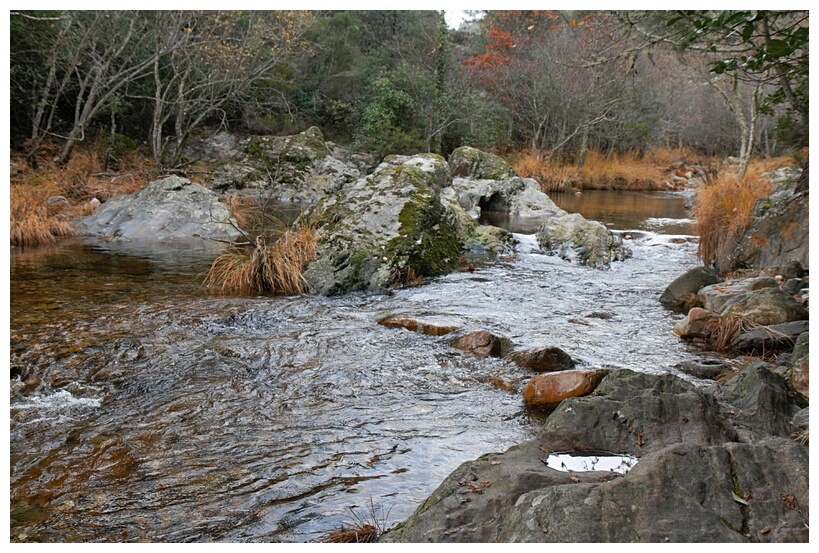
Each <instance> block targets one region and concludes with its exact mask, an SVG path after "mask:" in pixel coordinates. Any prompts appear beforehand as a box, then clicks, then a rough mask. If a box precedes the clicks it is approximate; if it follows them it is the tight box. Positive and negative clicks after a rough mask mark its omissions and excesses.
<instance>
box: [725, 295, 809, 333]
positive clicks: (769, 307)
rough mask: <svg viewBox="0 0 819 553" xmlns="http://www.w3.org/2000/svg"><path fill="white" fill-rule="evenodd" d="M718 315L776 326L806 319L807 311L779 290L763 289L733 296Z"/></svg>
mask: <svg viewBox="0 0 819 553" xmlns="http://www.w3.org/2000/svg"><path fill="white" fill-rule="evenodd" d="M720 315H721V316H723V317H725V316H732V317H743V318H746V319H748V320H750V321H752V322H754V323H755V324H758V325H766V326H767V325H778V324H782V323H787V322H790V321H799V320H804V319H807V318H808V311H807V309H805V308H804V307H803V306H802V305H800V304H799V302H798V301H796V300H795V299H794V298H793V297H792V296H791V295H789V294H786V293H785V292H783V291H781V290H780V289H779V288H763V289H761V290H754V291H752V292H746V293H743V294H739V295H737V296H734V297H733V298H731V299H730V300H728V301H727V302H726V303H725V306H724V307H723V309H722V311H721V312H720Z"/></svg>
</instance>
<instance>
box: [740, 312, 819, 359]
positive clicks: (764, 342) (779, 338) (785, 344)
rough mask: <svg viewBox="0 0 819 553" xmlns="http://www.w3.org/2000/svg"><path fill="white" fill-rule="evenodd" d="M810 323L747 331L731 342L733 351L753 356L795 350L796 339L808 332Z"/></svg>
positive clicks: (757, 328) (797, 322)
mask: <svg viewBox="0 0 819 553" xmlns="http://www.w3.org/2000/svg"><path fill="white" fill-rule="evenodd" d="M808 328H809V322H808V321H807V320H803V321H791V322H789V323H782V324H778V325H770V326H758V327H755V328H751V329H749V330H745V331H743V332H741V333H740V334H739V335H737V336H736V337H735V338H734V339H733V340H732V341H731V349H733V350H734V351H738V352H743V353H748V354H751V355H754V354H755V355H765V354H770V353H773V352H776V351H783V350H789V349H791V348H793V346H794V343H795V342H796V339H797V338H799V335H800V334H802V333H803V332H807V331H808Z"/></svg>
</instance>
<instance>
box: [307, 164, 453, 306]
mask: <svg viewBox="0 0 819 553" xmlns="http://www.w3.org/2000/svg"><path fill="white" fill-rule="evenodd" d="M449 182H450V178H449V172H448V169H447V165H446V163H445V162H444V161H443V159H442V158H441V157H439V156H436V155H433V154H420V155H417V156H412V157H409V156H390V157H388V158H387V159H386V160H385V161H384V163H382V164H381V165H380V166H379V167H378V168H377V169H376V171H375V173H373V174H372V175H369V176H368V177H365V178H362V179H359V180H358V181H356V182H355V183H354V184H351V185H348V186H346V187H344V189H343V190H341V191H340V192H338V193H337V194H334V195H332V196H329V197H327V198H325V199H324V200H322V201H321V202H319V203H318V204H316V205H315V206H313V207H312V208H311V209H310V210H308V211H307V212H306V213H305V215H303V220H306V221H309V222H311V223H312V224H313V225H314V226H316V228H317V230H318V232H319V237H320V238H319V246H318V249H317V251H316V254H315V257H314V258H313V260H312V261H311V262H310V263H309V264H308V265H307V268H306V270H305V273H304V276H305V279H306V280H307V282H308V285H309V287H310V290H311V292H313V293H319V294H327V295H329V294H337V293H341V292H346V291H350V290H373V291H383V290H385V289H386V288H388V287H390V286H392V285H395V284H401V283H403V282H411V281H413V280H414V279H417V278H420V277H425V276H435V275H440V274H444V273H447V272H450V271H452V270H454V269H455V268H456V267H457V260H458V257H459V256H460V255H461V247H462V245H463V244H462V242H461V241H460V239H459V237H458V233H457V230H456V227H455V223H454V221H453V220H452V218H451V217H450V215H449V214H448V212H447V211H446V210H445V209H444V207H443V206H442V204H441V202H440V201H439V198H440V192H441V188H442V187H444V186H447V185H448V184H449Z"/></svg>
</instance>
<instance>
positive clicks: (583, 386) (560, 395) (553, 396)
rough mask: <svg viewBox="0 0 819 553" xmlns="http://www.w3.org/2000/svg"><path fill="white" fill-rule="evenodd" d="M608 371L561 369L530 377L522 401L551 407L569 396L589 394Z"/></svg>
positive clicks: (533, 405)
mask: <svg viewBox="0 0 819 553" xmlns="http://www.w3.org/2000/svg"><path fill="white" fill-rule="evenodd" d="M608 372H609V371H607V370H598V371H561V372H555V373H549V374H541V375H538V376H536V377H534V378H532V379H531V380H530V381H529V383H528V384H526V388H524V390H523V402H524V403H525V404H526V405H529V406H531V407H538V408H543V409H551V408H554V407H557V406H558V405H559V404H560V402H561V401H563V400H564V399H568V398H571V397H580V396H586V395H589V394H590V393H592V392H593V391H594V389H595V388H596V387H597V385H598V384H599V383H600V381H601V380H602V379H603V377H604V376H606V374H608Z"/></svg>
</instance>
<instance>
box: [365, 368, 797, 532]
mask: <svg viewBox="0 0 819 553" xmlns="http://www.w3.org/2000/svg"><path fill="white" fill-rule="evenodd" d="M804 403H805V402H804V400H803V399H802V398H801V397H800V396H799V395H798V394H795V393H794V392H793V390H792V389H791V388H790V387H789V386H788V383H787V382H786V381H785V380H784V379H783V378H782V377H780V376H779V375H777V374H776V373H774V372H773V371H772V370H770V367H769V366H767V365H765V364H763V363H754V364H751V365H749V366H747V367H745V368H744V369H743V370H742V371H741V372H740V373H738V374H737V375H736V376H734V377H733V378H732V379H731V380H729V381H727V382H724V383H721V384H714V385H712V386H710V387H697V386H695V385H693V384H691V383H689V382H687V381H685V380H683V379H681V378H679V377H677V376H674V375H670V374H662V375H652V374H645V373H636V372H632V371H627V370H621V371H614V372H611V373H609V374H608V375H607V376H605V378H603V380H602V382H601V383H600V384H599V386H598V387H597V389H596V390H595V392H594V393H593V395H590V396H586V397H576V398H570V399H567V400H565V401H563V402H561V403H560V405H559V406H558V407H557V409H556V410H555V411H554V412H553V413H552V414H551V415H550V416H549V418H548V419H547V421H546V423H545V425H544V426H543V428H542V430H541V431H540V433H539V434H538V436H537V438H535V439H534V440H531V441H528V442H524V443H522V444H519V445H517V446H514V447H512V448H510V449H509V450H507V451H506V452H503V453H490V454H487V455H484V456H483V457H481V458H479V459H476V460H474V461H469V462H466V463H464V464H462V465H461V466H460V467H458V468H457V469H456V470H455V471H454V472H453V473H452V474H451V475H450V476H449V477H447V478H446V480H445V481H444V482H443V483H442V484H441V485H440V486H439V487H438V488H437V489H436V490H435V491H434V492H433V493H432V495H431V496H430V497H429V498H428V499H427V500H425V501H424V502H423V503H422V504H421V505H420V506H419V507H418V509H417V510H416V511H415V513H414V514H413V515H412V516H410V518H409V519H407V520H406V521H405V522H403V523H401V524H399V525H398V526H396V527H394V528H393V529H391V530H390V531H388V532H387V533H386V534H384V535H383V536H382V538H381V541H382V542H669V541H671V542H807V541H808V537H809V533H808V513H809V497H808V483H809V478H808V476H809V474H808V472H809V467H808V448H807V447H806V446H805V445H803V444H802V442H800V441H799V440H795V439H794V438H793V437H792V434H797V433H799V432H800V431H802V430H804V428H805V427H806V425H807V419H808V416H807V415H808V412H807V408H802V406H803V405H804ZM612 461H613V464H612V465H611V466H612V467H613V468H607V467H606V466H605V464H606V463H607V462H612Z"/></svg>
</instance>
